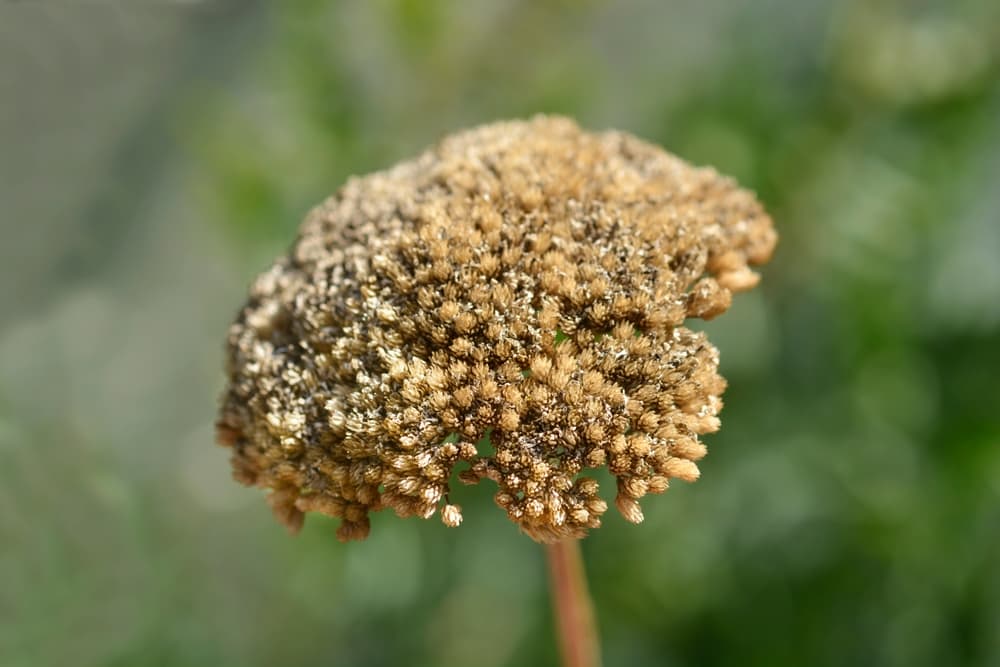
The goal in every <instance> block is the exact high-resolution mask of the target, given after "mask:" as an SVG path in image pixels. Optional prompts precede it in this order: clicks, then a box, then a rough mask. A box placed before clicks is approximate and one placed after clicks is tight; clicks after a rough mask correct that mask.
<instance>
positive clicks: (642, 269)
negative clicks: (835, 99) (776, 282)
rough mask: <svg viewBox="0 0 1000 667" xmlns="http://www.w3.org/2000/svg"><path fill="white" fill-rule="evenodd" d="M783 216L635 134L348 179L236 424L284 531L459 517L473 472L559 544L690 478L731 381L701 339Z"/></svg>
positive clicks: (635, 512) (259, 302)
mask: <svg viewBox="0 0 1000 667" xmlns="http://www.w3.org/2000/svg"><path fill="white" fill-rule="evenodd" d="M775 240H776V236H775V233H774V231H773V229H772V226H771V221H770V219H769V218H768V217H767V215H766V214H765V213H764V211H763V209H762V208H761V206H760V204H759V203H758V202H757V201H756V199H755V198H754V197H753V196H752V195H751V194H750V193H748V192H747V191H745V190H741V189H740V188H738V187H737V186H736V184H735V183H734V182H733V181H731V180H730V179H728V178H725V177H722V176H720V175H719V174H718V173H716V172H715V171H714V170H712V169H701V168H694V167H692V166H690V165H688V164H687V163H685V162H684V161H682V160H680V159H678V158H676V157H674V156H671V155H669V154H667V153H665V152H664V151H662V150H661V149H659V148H657V147H655V146H652V145H650V144H647V143H644V142H642V141H640V140H638V139H636V138H634V137H632V136H630V135H628V134H624V133H621V132H605V133H600V134H592V133H587V132H583V131H581V130H580V129H579V128H578V127H577V126H576V125H575V124H574V123H573V122H572V121H570V120H567V119H563V118H552V117H537V118H535V119H533V120H531V121H527V122H505V123H496V124H493V125H488V126H484V127H480V128H477V129H474V130H470V131H467V132H462V133H459V134H455V135H452V136H450V137H448V138H446V139H444V140H443V141H442V142H441V143H440V144H439V145H438V146H436V147H434V148H433V149H431V150H429V151H427V152H425V153H424V154H423V155H421V156H419V157H417V158H416V159H414V160H411V161H408V162H403V163H401V164H399V165H397V166H395V167H393V168H392V169H389V170H387V171H383V172H378V173H374V174H371V175H368V176H365V177H363V178H355V179H352V180H350V181H349V182H348V183H347V184H346V185H345V186H344V187H343V188H342V189H341V190H340V191H339V192H338V193H337V194H336V195H334V196H333V197H331V198H330V199H328V200H327V201H326V202H324V203H323V204H322V205H320V206H319V207H318V208H316V209H315V210H314V211H312V212H311V213H310V214H309V216H308V217H307V219H306V221H305V222H304V224H303V226H302V228H301V231H300V233H299V237H298V239H297V240H296V242H295V244H294V245H293V247H292V248H291V250H290V251H289V253H288V255H287V256H283V257H281V258H279V259H278V260H277V261H276V262H275V264H274V265H273V266H272V267H271V269H270V270H268V271H267V272H265V273H264V274H262V275H261V276H259V277H258V278H257V280H256V281H255V282H254V284H253V286H252V288H251V290H250V299H249V301H248V302H247V304H246V306H245V307H244V308H243V310H242V311H241V313H240V315H239V317H238V319H237V321H236V322H235V324H233V326H232V328H231V330H230V332H229V341H228V351H229V359H228V374H229V386H228V389H227V390H226V392H225V395H224V398H223V405H222V411H221V417H220V420H219V423H218V438H219V440H220V442H222V443H223V444H226V445H228V446H230V447H232V448H233V459H232V460H233V466H234V468H235V474H236V477H237V479H238V480H239V481H241V482H243V483H245V484H249V485H257V486H261V487H265V488H268V489H270V490H271V492H270V496H269V497H270V501H271V504H272V506H273V508H274V511H275V513H276V514H277V516H278V517H279V518H280V519H281V520H282V521H283V522H284V523H285V524H286V525H288V526H289V527H290V528H291V529H293V530H294V529H298V528H299V527H300V526H301V524H302V520H303V515H304V513H307V512H321V513H323V514H326V515H329V516H332V517H336V518H339V519H340V520H341V524H340V528H339V529H338V531H337V535H338V537H339V538H340V539H342V540H350V539H363V538H364V537H366V536H367V535H368V532H369V527H370V524H369V513H370V512H372V511H377V510H381V509H384V508H391V509H392V510H394V511H395V512H396V514H398V515H399V516H403V517H409V516H419V517H424V518H427V517H430V516H431V515H433V514H434V513H435V512H440V515H441V518H442V520H443V521H444V523H445V524H447V525H449V526H457V525H458V524H459V523H460V522H461V521H462V512H461V508H459V507H458V506H457V505H455V504H452V503H451V502H449V490H450V485H451V483H452V479H453V477H454V476H455V475H457V477H458V478H459V479H461V480H462V481H463V482H466V483H476V482H478V481H480V480H482V479H483V478H487V479H489V480H492V481H493V482H495V483H496V486H497V491H496V495H495V500H496V503H497V504H498V505H499V506H500V507H501V508H503V509H504V510H505V511H506V513H507V515H508V517H509V518H510V519H511V520H512V521H514V522H515V523H516V524H517V525H518V526H519V527H520V528H521V530H522V531H524V532H525V533H526V534H528V535H529V536H531V537H532V538H534V539H535V540H538V541H540V542H546V543H552V542H558V541H560V540H564V539H565V538H579V537H582V536H584V535H585V534H586V533H587V531H588V530H589V529H591V528H596V527H597V526H599V525H600V521H601V516H602V514H603V513H604V512H605V510H606V509H607V504H606V503H605V501H604V500H602V499H601V497H600V496H599V494H598V484H597V482H596V481H595V480H594V479H592V478H590V477H587V476H586V470H587V469H595V468H600V467H605V466H606V467H607V469H608V470H609V471H610V472H611V474H613V475H614V476H615V478H616V479H617V493H616V499H615V504H616V506H617V508H618V510H619V512H621V514H622V516H624V517H625V518H626V519H627V520H628V521H631V522H633V523H638V522H640V521H642V518H643V515H642V510H641V509H640V506H639V500H640V499H641V498H643V497H644V496H645V495H646V494H648V493H662V492H663V491H665V490H666V489H667V487H668V485H669V483H670V480H671V479H681V480H685V481H693V480H694V479H696V478H697V477H698V474H699V472H698V467H697V465H696V463H695V462H696V461H697V460H699V459H700V458H701V457H702V456H704V454H705V446H704V445H703V444H702V442H701V441H700V440H699V436H700V435H703V434H706V433H710V432H712V431H715V430H716V429H717V428H718V427H719V420H718V417H717V414H718V412H719V409H720V408H721V407H722V401H721V399H720V396H721V394H722V392H723V390H724V388H725V381H724V380H723V378H722V377H721V376H719V374H718V372H717V369H718V353H717V351H716V349H715V348H714V347H713V346H712V345H711V344H710V343H709V342H708V340H707V339H706V337H705V335H704V334H702V333H698V332H695V331H692V330H690V329H688V328H686V327H685V326H684V321H685V319H687V318H690V317H694V318H703V319H708V318H711V317H714V316H716V315H718V314H719V313H721V312H723V311H724V310H726V309H727V308H728V307H729V305H730V301H731V294H732V292H734V291H739V290H745V289H748V288H750V287H752V286H753V285H754V284H755V283H756V282H757V275H756V274H755V273H753V272H752V271H751V269H750V268H749V265H752V264H760V263H762V262H764V261H766V260H767V259H768V258H769V256H770V254H771V252H772V249H773V247H774V244H775Z"/></svg>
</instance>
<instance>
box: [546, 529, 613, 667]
mask: <svg viewBox="0 0 1000 667" xmlns="http://www.w3.org/2000/svg"><path fill="white" fill-rule="evenodd" d="M545 553H546V556H547V559H548V564H549V587H550V589H551V591H552V611H553V613H554V615H555V624H556V630H557V631H558V633H559V650H560V653H561V654H562V664H563V667H600V665H601V650H600V643H599V641H598V637H597V624H596V622H595V620H594V608H593V604H592V603H591V601H590V592H589V591H588V590H587V575H586V573H585V572H584V569H583V556H582V554H581V553H580V541H579V540H563V541H562V542H555V543H553V544H547V545H545Z"/></svg>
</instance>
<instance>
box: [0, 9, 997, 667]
mask: <svg viewBox="0 0 1000 667" xmlns="http://www.w3.org/2000/svg"><path fill="white" fill-rule="evenodd" d="M535 112H559V113H565V114H570V115H572V116H574V117H576V118H578V119H579V120H580V121H581V123H583V124H584V125H586V126H588V127H591V128H605V127H616V128H621V129H625V130H629V131H632V132H634V133H636V134H638V135H640V136H642V137H645V138H648V139H650V140H653V141H655V142H658V143H660V144H662V145H664V146H666V147H667V148H669V149H670V150H672V151H674V152H676V153H678V154H679V155H681V156H683V157H685V158H687V159H689V160H691V161H693V162H696V163H707V164H713V165H715V166H717V167H718V168H720V169H721V170H722V171H725V172H727V173H729V174H732V175H734V176H735V177H737V178H738V179H739V180H740V181H741V182H743V183H744V184H746V185H747V186H749V187H751V188H753V189H755V190H756V191H757V192H758V193H759V196H760V197H761V198H762V200H763V201H764V202H765V204H766V205H767V207H768V209H769V210H770V211H771V213H772V214H773V216H774V219H775V221H776V224H777V226H778V229H779V230H780V233H781V244H780V246H779V250H778V253H777V255H776V257H775V260H774V262H773V263H772V264H771V265H769V266H768V267H767V268H766V269H765V271H764V274H765V275H764V281H763V283H762V287H761V288H760V289H758V290H757V291H755V292H753V293H750V294H747V295H743V296H740V297H738V299H737V300H736V304H735V306H734V307H733V308H732V310H731V311H730V312H729V313H728V314H726V315H725V316H724V317H722V318H720V319H719V320H717V321H715V322H712V323H711V324H710V325H708V327H707V328H708V329H709V330H710V334H711V336H712V339H713V340H714V341H715V343H716V344H717V345H718V346H719V347H720V348H721V350H722V367H723V372H724V374H725V375H726V376H727V377H728V379H729V380H730V389H729V391H728V393H727V395H726V402H727V407H726V409H725V411H724V412H723V415H722V416H723V424H724V425H723V430H722V431H721V432H720V433H718V434H716V435H713V436H710V438H709V440H708V441H709V445H710V451H711V453H710V456H709V458H708V459H706V461H705V462H704V463H705V465H704V466H703V471H704V475H703V477H702V480H701V481H700V482H699V483H698V484H696V485H692V486H678V487H675V488H673V489H672V490H671V491H670V492H669V493H668V494H667V495H666V496H664V497H657V498H653V497H651V498H649V499H647V501H646V502H645V508H646V517H647V518H646V523H645V524H644V525H642V526H640V527H633V526H630V525H627V524H626V523H625V522H624V521H623V520H622V519H621V518H620V517H618V516H617V515H616V514H615V512H614V511H611V512H609V513H608V515H607V519H606V521H605V525H604V527H603V528H602V529H600V530H599V531H597V532H595V533H594V534H593V535H592V536H591V537H590V538H589V539H587V540H586V542H585V544H584V549H585V556H586V559H587V562H588V567H589V570H590V576H591V584H592V588H593V594H594V597H595V600H596V604H597V608H598V612H599V618H600V625H601V630H602V633H603V639H604V656H605V661H606V664H607V665H609V666H611V665H630V666H632V665H636V666H641V665H676V666H682V665H698V666H699V667H706V666H709V665H737V664H738V665H752V666H756V665H759V666H762V667H763V666H767V667H781V666H789V667H791V666H800V665H819V666H822V665H831V666H833V665H845V664H859V665H890V666H905V667H919V666H922V665H934V666H940V665H983V666H988V665H1000V567H998V566H1000V390H998V381H997V376H998V375H1000V5H998V4H997V3H996V2H995V1H993V0H980V1H976V0H954V1H951V2H944V1H941V2H931V1H917V2H913V1H905V0H899V1H897V2H894V1H890V0H880V1H867V0H859V1H857V2H849V1H847V2H835V3H834V2H823V1H820V0H806V1H803V0H763V1H761V0H757V1H754V2H751V1H750V0H717V1H711V2H695V1H693V0H689V1H672V2H654V1H652V0H648V1H641V2H633V1H627V2H613V3H612V2H601V1H598V0H590V1H584V2H571V1H569V0H564V1H562V2H548V1H545V2H543V1H539V0H534V1H532V0H522V1H517V0H500V1H487V0H467V1H462V2H458V1H455V2H446V1H444V0H391V1H390V0H376V1H372V2H360V1H358V2H338V3H326V2H317V1H308V2H287V3H265V2H262V1H260V0H257V1H252V0H240V1H236V0H232V1H223V0H215V1H205V2H167V1H164V0H161V1H159V2H152V1H150V2H137V3H131V2H129V3H126V2H110V1H95V2H79V3H77V2H69V1H68V0H67V1H56V0H52V1H49V2H46V1H31V0H22V1H20V2H11V1H9V0H8V1H6V2H2V3H0V133H2V135H0V211H2V216H3V217H2V221H0V223H2V226H0V267H2V269H0V270H2V274H0V275H2V280H0V665H4V666H5V667H46V666H50V665H74V666H75V667H90V666H98V665H102V666H103V665H107V666H128V665H144V666H145V665H148V666H152V667H155V666H175V665H176V666H185V665H191V666H202V665H213V666H215V667H224V666H229V665H232V666H234V667H236V666H240V667H242V666H248V667H253V666H258V665H260V666H264V665H316V666H327V665H337V666H345V667H347V666H369V665H414V666H427V667H432V666H437V667H451V666H454V667H469V666H482V667H494V666H501V665H552V664H555V663H556V660H557V656H556V649H555V642H554V640H553V628H552V622H551V619H550V616H549V609H548V602H547V593H546V583H545V576H544V561H543V556H542V552H541V550H540V549H539V548H538V547H537V546H536V545H535V544H534V543H532V542H531V541H530V540H528V539H527V538H525V537H523V536H521V535H519V534H518V533H517V531H516V529H515V527H514V526H513V525H512V524H510V523H509V522H507V521H506V519H505V518H504V517H503V516H502V513H501V512H500V511H499V510H497V509H496V508H495V507H492V505H491V501H490V496H491V495H492V494H491V491H490V489H488V488H463V489H459V490H458V492H457V493H456V496H457V501H458V502H460V503H461V504H462V505H464V506H465V507H466V511H465V515H466V522H465V524H464V525H463V526H462V527H461V529H458V530H448V529H446V528H444V527H443V526H442V525H441V524H440V522H439V521H436V520H434V521H428V522H423V521H419V520H406V521H403V520H398V519H396V518H395V517H392V516H377V517H376V518H375V522H374V523H375V527H374V530H373V532H372V537H371V538H370V539H369V540H368V541H367V542H363V543H355V544H350V545H341V544H339V543H337V542H336V540H335V539H334V535H333V532H334V525H333V524H332V522H330V521H327V520H324V519H322V518H316V517H313V518H310V519H309V520H308V521H307V525H306V528H305V530H304V532H303V534H302V535H300V536H299V537H297V538H291V537H289V536H288V535H286V534H285V532H284V530H283V529H282V528H281V527H280V526H279V525H278V524H277V523H276V522H275V521H273V520H272V518H271V516H270V513H269V511H268V508H267V506H266V504H265V502H264V499H263V497H262V494H261V493H260V492H258V491H255V490H250V489H245V488H243V487H240V486H238V485H237V484H235V483H234V482H232V481H231V480H230V477H229V468H228V463H227V454H226V451H225V450H223V449H222V448H219V447H217V446H215V445H213V443H212V441H213V433H212V423H213V420H214V411H215V407H216V401H217V396H218V393H219V391H220V389H221V386H222V370H221V367H222V342H223V338H224V335H225V331H226V327H227V324H228V322H229V321H230V320H231V318H232V317H233V316H234V314H235V312H236V310H237V308H238V307H239V305H240V304H241V301H242V299H243V294H244V291H245V289H246V286H247V285H248V283H249V281H250V279H251V278H252V276H253V275H254V274H255V273H256V272H257V271H260V270H262V269H263V268H265V267H266V266H267V264H268V262H269V260H270V259H271V258H272V257H273V256H275V255H276V254H278V253H280V252H281V251H282V250H283V249H284V248H285V247H286V246H287V244H288V243H289V242H290V240H291V239H292V237H293V235H294V233H295V229H296V226H297V224H298V221H299V220H300V219H301V218H302V216H303V215H304V213H305V212H306V211H307V210H308V208H309V207H310V206H311V205H313V204H315V203H317V202H318V201H320V200H321V199H322V198H324V197H325V196H326V195H328V194H329V193H331V192H332V191H334V190H335V189H336V188H337V187H338V185H339V184H340V183H341V182H343V180H344V179H345V178H346V177H347V176H348V175H350V174H355V173H364V172H367V171H370V170H373V169H377V168H381V167H385V166H387V165H390V164H391V163H393V162H395V161H396V160H399V159H401V158H405V157H407V156H410V155H412V154H414V153H415V152H416V151H418V150H419V149H420V148H422V147H423V146H425V145H428V144H430V143H432V142H434V141H435V140H436V139H437V138H439V137H440V136H441V135H442V134H444V133H446V132H448V131H451V130H454V129H457V128H461V127H465V126H469V125H474V124H477V123H481V122H486V121H490V120H494V119H498V118H506V117H516V116H526V115H530V114H533V113H535Z"/></svg>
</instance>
